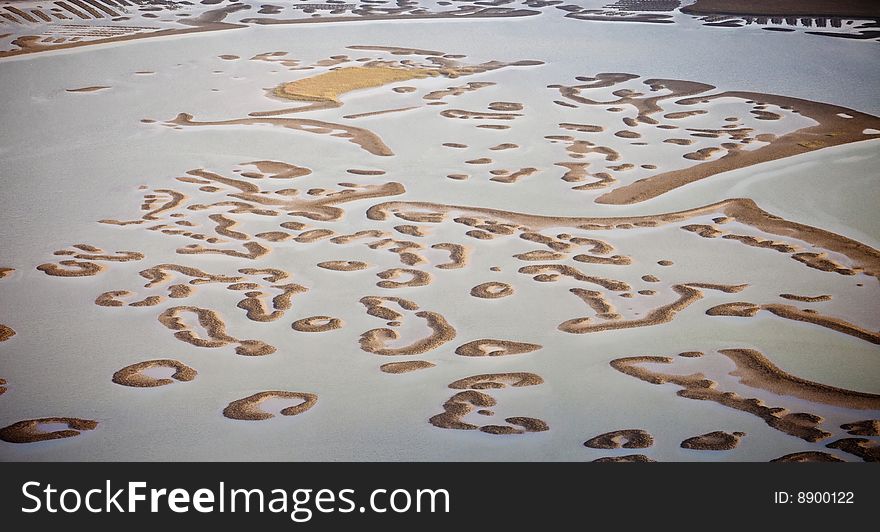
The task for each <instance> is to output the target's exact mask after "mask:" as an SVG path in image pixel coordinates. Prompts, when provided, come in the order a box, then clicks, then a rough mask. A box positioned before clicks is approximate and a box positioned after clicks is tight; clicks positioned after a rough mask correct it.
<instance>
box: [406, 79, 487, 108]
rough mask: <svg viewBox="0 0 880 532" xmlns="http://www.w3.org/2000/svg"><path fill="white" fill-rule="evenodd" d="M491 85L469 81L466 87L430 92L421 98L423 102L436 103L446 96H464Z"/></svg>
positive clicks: (485, 82) (484, 82)
mask: <svg viewBox="0 0 880 532" xmlns="http://www.w3.org/2000/svg"><path fill="white" fill-rule="evenodd" d="M492 85H495V84H494V83H492V82H490V81H471V82H469V83H467V84H466V85H461V86H458V87H447V88H446V89H444V90H437V91H431V92H429V93H428V94H426V95H424V96H423V97H422V98H423V99H425V100H434V101H437V100H442V99H443V98H446V97H447V96H461V95H462V94H465V93H467V92H473V91H475V90H479V89H482V88H484V87H491V86H492ZM490 108H491V107H490Z"/></svg>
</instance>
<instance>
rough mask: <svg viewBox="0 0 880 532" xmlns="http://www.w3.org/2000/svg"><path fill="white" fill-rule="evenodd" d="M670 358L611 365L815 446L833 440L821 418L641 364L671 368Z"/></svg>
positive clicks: (629, 360) (628, 360)
mask: <svg viewBox="0 0 880 532" xmlns="http://www.w3.org/2000/svg"><path fill="white" fill-rule="evenodd" d="M672 362H673V359H672V358H671V357H658V356H638V357H628V358H619V359H616V360H612V361H611V367H613V368H614V369H616V370H617V371H619V372H621V373H624V374H626V375H629V376H631V377H635V378H637V379H639V380H642V381H645V382H648V383H651V384H658V385H659V384H666V383H672V384H675V385H677V386H680V387H681V389H680V390H679V391H678V392H677V395H678V396H679V397H684V398H687V399H695V400H700V401H712V402H715V403H718V404H720V405H722V406H726V407H728V408H732V409H735V410H740V411H743V412H747V413H749V414H752V415H754V416H757V417H759V418H761V419H763V420H764V422H765V423H767V425H769V426H770V427H773V428H774V429H776V430H779V431H782V432H784V433H786V434H789V435H791V436H795V437H798V438H801V439H803V440H806V441H809V442H815V441H818V440H822V439H825V438H827V437H829V436H831V433H829V432H826V431H824V430H822V429H820V428H819V427H818V425H819V424H820V423H821V422H822V418H821V417H819V416H817V415H815V414H810V413H804V412H797V413H795V412H790V411H789V410H787V409H785V408H781V407H770V406H767V405H765V404H764V402H763V401H761V400H760V399H756V398H747V397H742V396H740V395H739V394H737V393H736V392H729V391H724V390H720V389H718V383H717V382H715V381H712V380H710V379H708V378H706V377H705V376H704V375H703V374H702V373H694V374H691V375H677V374H670V373H661V372H658V371H654V370H650V369H647V368H645V367H643V366H642V364H671V363H672Z"/></svg>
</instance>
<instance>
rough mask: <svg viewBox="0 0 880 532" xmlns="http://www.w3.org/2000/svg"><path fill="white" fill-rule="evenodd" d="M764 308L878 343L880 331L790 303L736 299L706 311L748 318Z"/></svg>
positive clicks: (710, 314)
mask: <svg viewBox="0 0 880 532" xmlns="http://www.w3.org/2000/svg"><path fill="white" fill-rule="evenodd" d="M760 310H766V311H768V312H770V313H772V314H774V315H776V316H779V317H780V318H786V319H789V320H794V321H802V322H806V323H812V324H814V325H819V326H820V327H825V328H828V329H831V330H834V331H837V332H841V333H843V334H848V335H850V336H855V337H856V338H859V339H862V340H865V341H866V342H871V343H872V344H880V331H869V330H867V329H865V328H863V327H859V326H858V325H854V324H852V323H850V322H848V321H846V320H843V319H840V318H835V317H833V316H825V315H822V314H819V313H818V312H815V311H812V312H809V311H807V310H801V309H799V308H797V307H793V306H791V305H778V304H765V305H755V304H753V303H747V302H742V301H737V302H733V303H724V304H721V305H716V306H714V307H712V308H710V309H708V310H707V311H706V314H707V315H709V316H735V317H740V318H750V317H752V316H755V315H756V314H757V313H758V311H760Z"/></svg>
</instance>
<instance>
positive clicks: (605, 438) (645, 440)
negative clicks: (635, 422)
mask: <svg viewBox="0 0 880 532" xmlns="http://www.w3.org/2000/svg"><path fill="white" fill-rule="evenodd" d="M652 445H654V437H653V436H651V435H650V434H649V433H647V432H646V431H644V430H642V429H621V430H615V431H612V432H606V433H605V434H600V435H598V436H595V437H593V438H590V439H589V440H587V441H585V442H584V446H585V447H590V448H592V449H620V448H621V447H622V448H624V449H647V448H648V447H650V446H652Z"/></svg>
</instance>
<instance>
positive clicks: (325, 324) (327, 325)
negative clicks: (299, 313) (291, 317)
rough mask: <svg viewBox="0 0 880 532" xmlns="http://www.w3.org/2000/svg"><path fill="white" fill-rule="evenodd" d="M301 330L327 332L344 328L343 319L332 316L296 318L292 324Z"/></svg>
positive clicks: (294, 328) (297, 329)
mask: <svg viewBox="0 0 880 532" xmlns="http://www.w3.org/2000/svg"><path fill="white" fill-rule="evenodd" d="M290 326H291V327H292V328H293V330H295V331H299V332H327V331H332V330H335V329H341V328H342V320H340V319H339V318H333V317H331V316H311V317H309V318H303V319H301V320H296V321H295V322H293V323H292V324H291V325H290Z"/></svg>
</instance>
